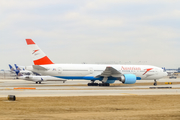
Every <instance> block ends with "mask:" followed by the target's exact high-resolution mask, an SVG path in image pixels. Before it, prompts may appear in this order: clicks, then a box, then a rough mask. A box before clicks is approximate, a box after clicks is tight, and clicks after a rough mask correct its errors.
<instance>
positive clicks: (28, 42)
mask: <svg viewBox="0 0 180 120" xmlns="http://www.w3.org/2000/svg"><path fill="white" fill-rule="evenodd" d="M26 42H27V45H32V44H35V43H34V41H33V40H32V39H26Z"/></svg>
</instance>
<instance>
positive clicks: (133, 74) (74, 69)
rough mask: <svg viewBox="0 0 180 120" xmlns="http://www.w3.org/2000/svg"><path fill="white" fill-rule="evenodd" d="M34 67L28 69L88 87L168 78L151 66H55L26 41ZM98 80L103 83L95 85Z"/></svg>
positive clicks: (30, 41)
mask: <svg viewBox="0 0 180 120" xmlns="http://www.w3.org/2000/svg"><path fill="white" fill-rule="evenodd" d="M26 43H27V45H28V47H29V50H30V53H31V55H32V58H33V63H34V65H32V66H27V67H26V69H28V70H30V71H33V72H37V73H39V74H42V75H49V76H53V77H57V78H62V79H67V80H68V79H74V80H77V79H81V80H89V81H91V82H90V83H88V84H87V85H88V86H109V85H110V84H111V83H114V82H115V81H116V80H119V81H120V82H122V83H123V84H134V83H136V80H154V85H155V86H156V85H157V81H156V80H157V79H161V78H163V77H164V76H167V73H166V72H164V71H163V69H162V68H160V67H156V66H151V65H103V64H102V65H100V64H54V63H53V62H52V61H51V60H50V59H49V58H48V57H47V55H46V54H45V53H44V52H43V51H42V50H41V49H40V48H39V47H38V46H37V45H36V44H35V42H34V41H33V40H32V39H26ZM96 80H99V81H101V82H102V83H99V84H98V83H95V81H96Z"/></svg>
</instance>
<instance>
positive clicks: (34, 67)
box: [33, 65, 48, 70]
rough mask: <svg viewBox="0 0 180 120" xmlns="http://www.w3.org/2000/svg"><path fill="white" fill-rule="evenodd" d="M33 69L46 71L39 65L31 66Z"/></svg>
mask: <svg viewBox="0 0 180 120" xmlns="http://www.w3.org/2000/svg"><path fill="white" fill-rule="evenodd" d="M33 69H36V70H48V69H46V68H44V67H42V66H39V65H33Z"/></svg>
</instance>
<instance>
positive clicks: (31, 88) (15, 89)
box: [14, 88, 36, 90]
mask: <svg viewBox="0 0 180 120" xmlns="http://www.w3.org/2000/svg"><path fill="white" fill-rule="evenodd" d="M14 89H15V90H19V89H23V90H24V89H30V90H35V89H36V88H14Z"/></svg>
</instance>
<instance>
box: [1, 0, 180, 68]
mask: <svg viewBox="0 0 180 120" xmlns="http://www.w3.org/2000/svg"><path fill="white" fill-rule="evenodd" d="M179 5H180V1H179V0H1V1H0V69H9V67H8V64H12V65H13V64H18V65H20V66H29V65H32V64H33V62H32V58H31V54H30V52H29V49H28V47H27V45H26V42H25V39H26V38H31V39H32V40H34V42H35V43H36V44H37V45H38V46H39V47H40V48H41V49H42V50H43V51H44V52H45V53H46V55H47V56H48V57H49V58H50V59H51V60H52V61H53V62H54V63H87V64H94V63H97V64H100V63H106V64H107V63H112V64H143V65H144V64H148V65H154V66H158V67H166V68H178V67H180V55H179V51H180V7H179Z"/></svg>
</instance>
